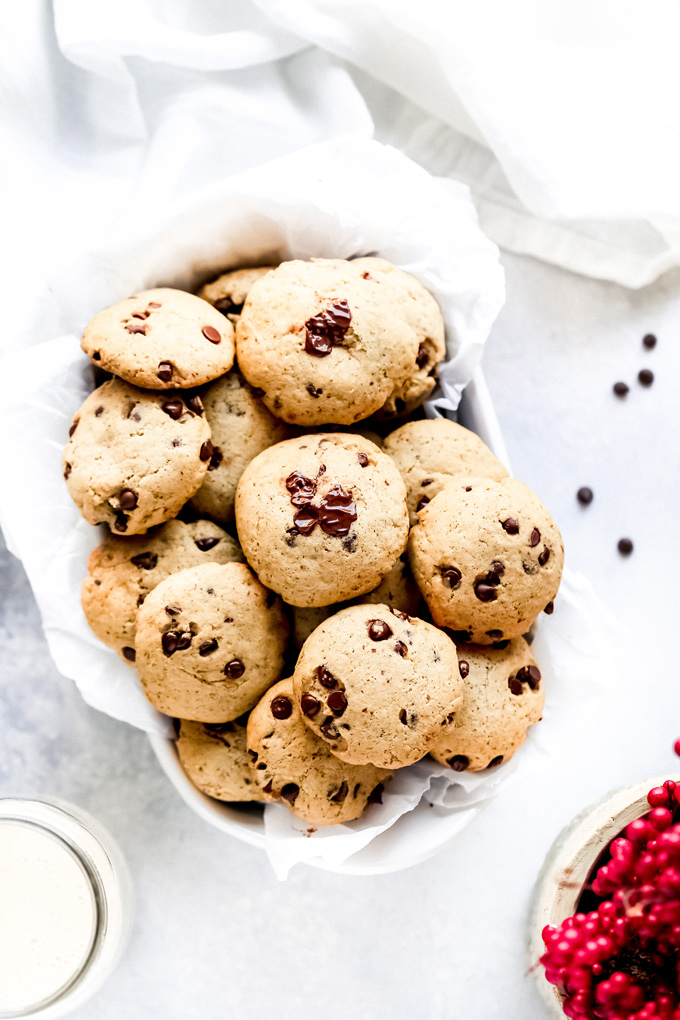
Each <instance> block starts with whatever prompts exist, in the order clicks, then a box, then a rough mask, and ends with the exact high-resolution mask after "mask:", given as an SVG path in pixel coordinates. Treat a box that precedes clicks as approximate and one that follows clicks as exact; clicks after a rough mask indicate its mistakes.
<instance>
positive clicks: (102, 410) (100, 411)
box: [94, 407, 104, 418]
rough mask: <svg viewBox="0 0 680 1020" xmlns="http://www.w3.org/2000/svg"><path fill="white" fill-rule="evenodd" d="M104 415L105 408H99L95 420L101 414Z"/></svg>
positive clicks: (95, 413)
mask: <svg viewBox="0 0 680 1020" xmlns="http://www.w3.org/2000/svg"><path fill="white" fill-rule="evenodd" d="M103 413H104V408H103V407H98V408H97V410H96V411H95V412H94V416H95V418H98V417H99V416H100V414H103Z"/></svg>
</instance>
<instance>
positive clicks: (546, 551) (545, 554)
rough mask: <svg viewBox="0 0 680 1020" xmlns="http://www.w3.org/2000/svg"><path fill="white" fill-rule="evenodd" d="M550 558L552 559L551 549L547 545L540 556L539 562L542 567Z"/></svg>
mask: <svg viewBox="0 0 680 1020" xmlns="http://www.w3.org/2000/svg"><path fill="white" fill-rule="evenodd" d="M549 559H550V549H548V547H547V546H546V547H545V548H544V550H543V552H542V553H541V555H540V556H539V557H538V562H539V563H540V564H541V566H542V567H544V566H545V565H546V563H547V562H548V560H549Z"/></svg>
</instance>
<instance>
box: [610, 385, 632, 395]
mask: <svg viewBox="0 0 680 1020" xmlns="http://www.w3.org/2000/svg"><path fill="white" fill-rule="evenodd" d="M612 389H613V390H614V393H615V394H616V396H617V397H625V395H626V394H627V393H629V392H630V386H626V384H625V382H615V383H614V385H613V387H612Z"/></svg>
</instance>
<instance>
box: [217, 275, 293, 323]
mask: <svg viewBox="0 0 680 1020" xmlns="http://www.w3.org/2000/svg"><path fill="white" fill-rule="evenodd" d="M275 268H276V267H275V266H253V267H252V268H249V269H232V270H231V271H230V272H228V273H222V275H221V276H218V277H217V279H216V280H212V281H211V282H210V283H206V284H205V286H203V287H201V289H200V290H199V292H198V296H199V297H200V298H203V300H204V301H208V302H209V303H210V304H211V305H213V307H214V308H216V309H217V311H218V312H221V313H222V315H226V317H227V318H228V319H229V320H230V321H231V323H232V324H235V323H236V322H237V321H238V317H239V316H240V314H241V312H242V311H243V306H244V304H245V302H246V298H247V297H248V294H249V292H250V289H251V287H252V286H253V284H254V283H257V281H258V280H260V279H262V277H263V276H266V275H267V273H268V272H270V270H272V269H275Z"/></svg>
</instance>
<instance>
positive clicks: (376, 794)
mask: <svg viewBox="0 0 680 1020" xmlns="http://www.w3.org/2000/svg"><path fill="white" fill-rule="evenodd" d="M384 792H385V787H384V785H383V784H382V783H378V785H377V786H376V787H375V789H374V790H371V792H370V793H369V795H368V800H367V802H366V803H367V804H382V795H383V793H384Z"/></svg>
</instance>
